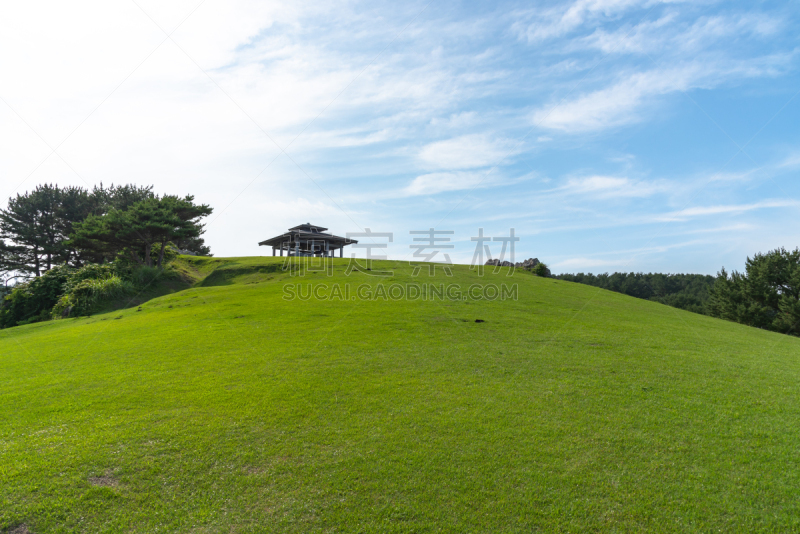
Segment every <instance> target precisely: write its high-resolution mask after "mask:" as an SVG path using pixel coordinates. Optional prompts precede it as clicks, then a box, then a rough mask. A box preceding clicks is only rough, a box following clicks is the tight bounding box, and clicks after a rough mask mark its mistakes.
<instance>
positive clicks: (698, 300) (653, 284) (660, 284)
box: [555, 273, 714, 313]
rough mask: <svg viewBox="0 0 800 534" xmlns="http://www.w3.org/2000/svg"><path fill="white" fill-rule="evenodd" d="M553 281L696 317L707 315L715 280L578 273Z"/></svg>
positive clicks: (702, 276)
mask: <svg viewBox="0 0 800 534" xmlns="http://www.w3.org/2000/svg"><path fill="white" fill-rule="evenodd" d="M555 278H558V279H560V280H567V281H570V282H578V283H580V284H588V285H590V286H594V287H600V288H603V289H607V290H609V291H615V292H617V293H624V294H625V295H630V296H631V297H637V298H640V299H645V300H652V301H654V302H660V303H661V304H666V305H668V306H672V307H674V308H680V309H683V310H688V311H691V312H695V313H707V311H706V308H705V303H706V302H707V301H708V297H709V292H710V290H711V288H712V287H713V286H714V277H713V276H711V275H703V274H661V273H647V274H645V273H613V274H608V273H604V274H598V275H594V274H592V273H589V274H584V273H577V274H559V275H556V276H555Z"/></svg>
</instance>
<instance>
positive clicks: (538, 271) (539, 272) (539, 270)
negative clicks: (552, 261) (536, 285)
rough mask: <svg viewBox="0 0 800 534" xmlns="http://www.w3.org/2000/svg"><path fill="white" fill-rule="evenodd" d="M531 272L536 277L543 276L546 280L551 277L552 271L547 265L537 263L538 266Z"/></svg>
mask: <svg viewBox="0 0 800 534" xmlns="http://www.w3.org/2000/svg"><path fill="white" fill-rule="evenodd" d="M531 272H532V273H533V274H535V275H536V276H542V277H544V278H549V277H550V269H548V268H547V265H545V264H544V263H537V264H536V265H534V266H533V268H531Z"/></svg>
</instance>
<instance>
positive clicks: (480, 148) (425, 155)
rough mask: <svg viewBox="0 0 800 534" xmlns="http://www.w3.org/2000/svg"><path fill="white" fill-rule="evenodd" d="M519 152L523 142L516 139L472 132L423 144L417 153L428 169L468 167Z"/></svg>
mask: <svg viewBox="0 0 800 534" xmlns="http://www.w3.org/2000/svg"><path fill="white" fill-rule="evenodd" d="M521 151H522V144H521V143H520V142H519V141H513V140H511V139H496V138H492V137H490V136H488V135H484V134H471V135H462V136H460V137H455V138H453V139H447V140H445V141H436V142H434V143H430V144H428V145H425V146H424V147H422V150H420V152H419V158H420V160H421V161H422V162H423V164H424V165H425V166H426V167H429V168H438V169H471V168H476V167H488V166H490V165H497V164H500V163H503V162H504V160H506V158H508V157H510V156H512V155H515V154H519V153H520V152H521ZM506 163H508V162H507V161H506Z"/></svg>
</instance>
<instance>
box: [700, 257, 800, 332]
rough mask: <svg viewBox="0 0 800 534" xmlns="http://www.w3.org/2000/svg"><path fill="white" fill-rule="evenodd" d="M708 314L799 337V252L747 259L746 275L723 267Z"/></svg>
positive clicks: (711, 294) (713, 290)
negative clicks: (729, 271) (729, 272)
mask: <svg viewBox="0 0 800 534" xmlns="http://www.w3.org/2000/svg"><path fill="white" fill-rule="evenodd" d="M708 310H709V314H710V315H713V316H714V317H720V318H722V319H728V320H730V321H736V322H737V323H742V324H746V325H749V326H755V327H758V328H764V329H766V330H773V331H776V332H783V333H787V334H792V335H798V334H800V328H799V327H800V249H795V250H793V251H787V250H786V249H783V248H781V249H778V250H772V251H770V252H768V253H766V254H756V255H755V256H754V257H753V258H752V259H751V258H747V262H746V263H745V272H744V273H739V272H736V271H734V272H732V273H731V274H730V276H729V275H728V273H727V272H726V271H725V269H724V268H723V269H722V270H721V271H720V272H719V274H718V275H717V279H716V282H715V283H714V287H713V288H712V290H711V293H710V298H709V302H708Z"/></svg>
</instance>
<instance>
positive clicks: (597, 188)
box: [558, 175, 665, 198]
mask: <svg viewBox="0 0 800 534" xmlns="http://www.w3.org/2000/svg"><path fill="white" fill-rule="evenodd" d="M664 188H665V186H664V184H662V183H657V182H651V183H648V182H643V181H634V180H631V179H630V178H624V177H618V176H601V175H595V176H587V177H582V178H570V179H569V180H568V181H567V184H566V185H564V186H562V187H560V188H559V189H558V191H563V192H566V193H569V194H579V195H591V196H594V197H600V198H611V197H614V198H632V197H648V196H651V195H653V194H655V193H658V192H660V191H663V190H664Z"/></svg>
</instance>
